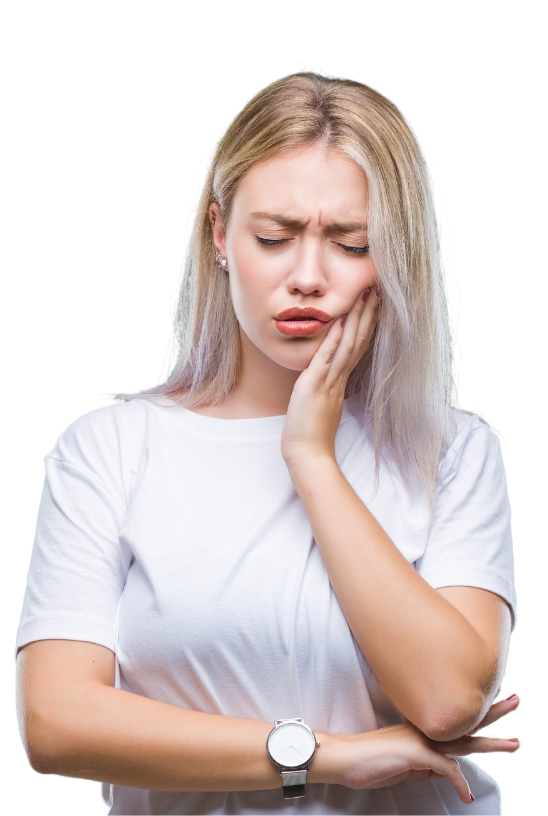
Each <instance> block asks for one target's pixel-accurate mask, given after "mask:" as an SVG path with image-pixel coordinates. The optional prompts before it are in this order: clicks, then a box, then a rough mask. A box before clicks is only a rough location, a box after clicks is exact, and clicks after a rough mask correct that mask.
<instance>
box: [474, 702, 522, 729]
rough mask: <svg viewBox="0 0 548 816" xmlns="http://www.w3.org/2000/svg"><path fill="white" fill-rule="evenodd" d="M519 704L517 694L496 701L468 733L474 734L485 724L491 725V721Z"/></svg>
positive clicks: (494, 720) (498, 718)
mask: <svg viewBox="0 0 548 816" xmlns="http://www.w3.org/2000/svg"><path fill="white" fill-rule="evenodd" d="M518 705H519V697H518V696H517V694H514V695H513V699H512V700H510V699H508V700H500V701H499V702H498V703H494V704H493V705H492V706H491V708H490V709H489V711H488V712H487V714H486V715H485V717H484V718H483V720H482V721H481V722H480V723H479V725H476V727H475V728H473V729H472V731H469V732H468V733H469V734H475V733H476V731H479V730H480V728H485V727H486V726H487V725H491V723H494V722H496V721H497V720H500V718H501V717H504V716H505V714H509V713H510V712H511V711H514V709H516V708H517V707H518Z"/></svg>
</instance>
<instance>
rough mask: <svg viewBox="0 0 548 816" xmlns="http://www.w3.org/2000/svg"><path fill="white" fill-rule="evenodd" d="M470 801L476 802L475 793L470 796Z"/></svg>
mask: <svg viewBox="0 0 548 816" xmlns="http://www.w3.org/2000/svg"><path fill="white" fill-rule="evenodd" d="M470 799H471V800H472V802H475V801H476V797H475V796H474V794H473V793H471V794H470Z"/></svg>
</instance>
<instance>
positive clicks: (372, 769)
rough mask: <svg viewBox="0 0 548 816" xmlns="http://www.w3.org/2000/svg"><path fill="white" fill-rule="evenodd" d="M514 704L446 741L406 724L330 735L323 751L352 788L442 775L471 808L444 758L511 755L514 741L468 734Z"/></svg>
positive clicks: (501, 705) (497, 707) (456, 769)
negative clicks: (326, 750)
mask: <svg viewBox="0 0 548 816" xmlns="http://www.w3.org/2000/svg"><path fill="white" fill-rule="evenodd" d="M518 704H519V698H517V697H516V698H515V699H514V700H512V701H508V700H501V701H500V702H498V703H494V704H493V705H492V706H491V708H490V709H489V711H488V712H487V714H486V716H485V717H484V718H483V720H482V721H481V722H480V723H479V725H478V726H476V728H474V729H473V731H471V732H470V733H469V734H465V735H464V736H462V737H460V738H459V739H456V740H451V741H449V742H437V741H435V740H432V739H430V738H429V737H427V736H425V734H423V733H422V731H419V729H418V728H417V727H416V726H414V725H413V724H412V723H410V722H404V723H399V724H398V725H389V726H387V727H386V728H379V729H377V730H375V731H366V732H364V733H361V734H336V735H331V736H330V737H329V738H328V742H327V745H326V748H327V749H328V750H330V749H331V751H330V753H331V755H332V756H333V757H335V756H336V759H335V762H336V766H337V768H339V769H340V770H339V772H338V774H337V775H338V777H339V778H338V779H337V780H336V781H337V782H338V784H342V785H346V786H347V787H349V788H353V789H354V790H362V789H364V788H369V789H373V788H385V787H388V786H390V785H396V784H397V783H398V782H401V781H403V780H404V779H411V778H419V779H440V778H442V777H445V778H447V779H448V780H449V781H450V782H451V784H453V785H454V786H455V788H456V790H457V793H458V795H459V798H460V800H461V802H464V803H465V804H470V803H471V802H473V801H474V798H473V796H472V794H471V793H470V788H469V786H468V782H467V781H466V778H465V777H464V774H463V773H462V771H461V770H460V766H459V763H458V761H457V760H456V759H452V758H450V757H448V756H445V755H446V754H454V755H457V756H466V755H467V754H473V753H489V752H492V751H505V752H507V753H513V752H514V751H516V750H517V749H518V748H519V743H518V742H511V741H510V740H507V739H497V738H489V737H474V736H472V734H475V733H476V731H478V730H479V729H480V728H484V727H485V726H487V725H490V724H491V723H493V722H495V721H496V720H498V719H500V718H501V717H503V716H505V715H506V714H508V713H509V712H510V711H513V710H514V709H515V708H516V707H517V705H518ZM331 740H335V743H334V744H333V743H331ZM323 744H326V743H323ZM328 746H329V747H328ZM320 750H321V749H320ZM310 781H312V779H311V780H310ZM330 781H331V780H330Z"/></svg>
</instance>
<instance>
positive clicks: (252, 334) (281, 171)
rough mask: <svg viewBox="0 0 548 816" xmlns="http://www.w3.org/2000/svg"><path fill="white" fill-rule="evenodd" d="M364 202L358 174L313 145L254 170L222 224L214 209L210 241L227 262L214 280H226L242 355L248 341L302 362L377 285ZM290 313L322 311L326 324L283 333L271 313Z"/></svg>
mask: <svg viewBox="0 0 548 816" xmlns="http://www.w3.org/2000/svg"><path fill="white" fill-rule="evenodd" d="M367 206H368V187H367V180H366V177H365V175H364V173H363V171H362V170H361V168H360V167H358V165H356V164H355V163H354V162H353V161H351V160H350V159H348V158H346V157H345V156H342V155H341V154H339V153H337V152H336V151H334V150H326V149H325V148H322V147H319V146H317V145H314V146H313V147H309V148H305V149H303V148H299V149H297V150H295V151H292V152H291V153H286V154H284V155H278V156H274V157H272V158H270V159H267V160H265V161H263V162H260V163H259V164H256V165H255V166H254V167H252V168H251V170H249V171H248V172H247V173H246V175H245V176H244V177H243V179H242V180H241V181H240V183H239V185H238V187H237V189H236V193H235V195H234V199H233V204H232V211H231V213H230V217H229V220H228V224H227V225H226V228H225V226H224V225H223V224H222V221H221V218H220V212H219V208H218V205H217V204H212V206H211V208H210V218H211V219H213V218H215V224H214V226H213V232H214V239H215V245H216V248H217V250H218V252H219V254H220V255H221V257H222V258H226V259H227V262H228V263H227V269H228V271H227V272H224V271H223V272H220V274H228V276H229V281H230V292H231V296H232V303H233V306H234V311H235V314H236V317H237V319H238V322H239V324H240V332H241V336H242V343H243V349H244V353H245V351H246V347H247V350H248V351H251V349H250V348H249V346H248V344H249V342H251V343H252V344H253V346H254V347H255V348H254V349H253V352H256V351H257V350H259V351H260V352H262V353H263V354H264V355H266V356H267V357H268V358H270V360H272V361H274V362H276V363H278V364H279V365H280V366H283V367H284V368H288V369H293V370H295V371H303V370H304V369H305V368H306V367H307V366H308V365H309V363H310V361H311V359H312V357H313V356H314V354H315V352H316V351H317V349H318V347H319V345H320V344H321V342H322V341H323V339H324V338H325V335H326V334H327V332H328V330H329V327H330V326H331V325H332V323H333V321H334V320H337V318H339V317H341V316H342V315H344V314H346V313H347V312H348V311H349V309H350V308H351V306H352V305H353V303H354V301H355V300H356V298H357V297H358V295H359V293H360V292H361V291H362V290H363V289H366V288H367V287H371V286H374V284H375V283H376V275H375V269H374V266H373V263H372V261H371V258H370V257H369V254H368V252H367V232H366V226H365V225H366V223H367ZM292 307H297V308H305V307H313V308H315V309H320V310H321V311H322V312H325V316H326V317H327V318H328V319H326V322H324V323H321V324H316V328H318V326H319V330H317V331H316V332H315V333H313V334H309V335H304V336H302V335H301V336H295V335H291V334H287V333H283V331H282V330H283V329H284V326H283V325H282V323H281V322H279V321H278V320H277V316H278V315H279V314H280V313H281V312H284V311H285V310H287V309H290V308H292ZM292 325H293V323H291V325H290V326H289V329H288V328H287V323H286V324H285V331H288V330H289V331H291V326H292ZM301 325H302V324H301Z"/></svg>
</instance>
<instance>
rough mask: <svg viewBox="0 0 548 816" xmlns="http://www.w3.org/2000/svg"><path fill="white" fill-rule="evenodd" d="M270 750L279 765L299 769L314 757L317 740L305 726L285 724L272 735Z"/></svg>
mask: <svg viewBox="0 0 548 816" xmlns="http://www.w3.org/2000/svg"><path fill="white" fill-rule="evenodd" d="M268 750H269V752H270V756H271V757H272V759H273V760H274V761H275V762H277V763H278V764H279V765H284V766H285V767H286V768H297V767H298V766H299V765H302V764H303V763H305V762H308V760H309V759H310V758H311V757H312V755H313V754H314V751H315V750H316V740H315V739H314V735H313V734H312V732H311V731H310V730H309V729H308V728H307V727H306V726H305V725H300V724H299V723H292V722H289V723H283V725H279V726H278V727H277V728H275V729H274V730H273V731H272V732H271V733H270V736H269V738H268Z"/></svg>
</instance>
